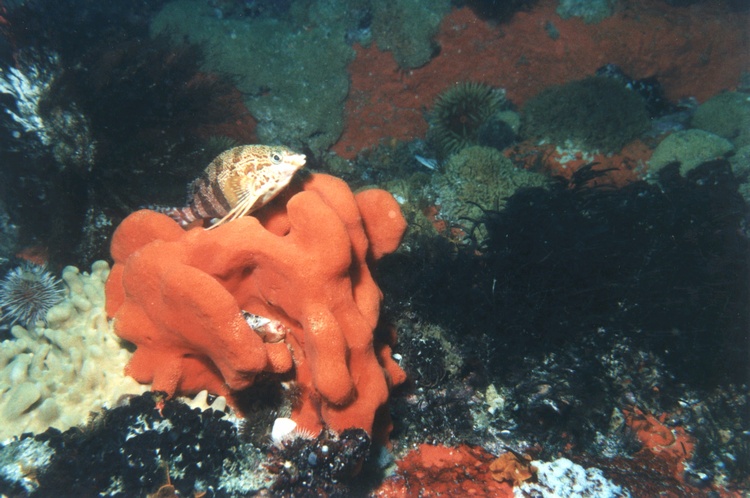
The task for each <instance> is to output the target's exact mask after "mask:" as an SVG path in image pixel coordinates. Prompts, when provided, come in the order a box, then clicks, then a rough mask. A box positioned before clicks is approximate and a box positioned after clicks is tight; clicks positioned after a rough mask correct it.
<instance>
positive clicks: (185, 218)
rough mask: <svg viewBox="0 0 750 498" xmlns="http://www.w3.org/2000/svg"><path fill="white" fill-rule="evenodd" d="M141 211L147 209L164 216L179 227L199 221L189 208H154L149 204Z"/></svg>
mask: <svg viewBox="0 0 750 498" xmlns="http://www.w3.org/2000/svg"><path fill="white" fill-rule="evenodd" d="M141 209H149V210H151V211H156V212H157V213H161V214H166V215H167V216H169V217H170V218H172V219H173V220H175V221H176V222H177V223H179V224H180V226H181V227H186V226H188V225H189V224H191V223H192V222H194V221H196V220H198V219H200V218H196V216H195V215H194V214H193V211H192V210H191V208H190V206H187V207H183V208H176V207H169V206H154V205H153V204H149V205H147V206H142V207H141Z"/></svg>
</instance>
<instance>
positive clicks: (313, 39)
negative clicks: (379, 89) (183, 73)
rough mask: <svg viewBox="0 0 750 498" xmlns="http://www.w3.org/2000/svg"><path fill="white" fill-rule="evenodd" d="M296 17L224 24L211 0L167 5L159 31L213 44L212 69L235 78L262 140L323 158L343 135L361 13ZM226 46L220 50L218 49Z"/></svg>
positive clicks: (326, 8) (314, 8)
mask: <svg viewBox="0 0 750 498" xmlns="http://www.w3.org/2000/svg"><path fill="white" fill-rule="evenodd" d="M300 10H301V12H298V13H297V15H295V16H292V17H291V18H284V19H275V18H268V17H256V18H251V19H219V18H217V17H216V15H215V13H214V11H213V9H212V8H211V6H210V5H208V4H207V3H206V2H205V1H203V0H178V1H175V2H171V3H169V4H167V5H166V6H165V7H164V9H163V10H162V11H161V12H160V13H159V14H158V15H157V16H156V17H155V18H154V19H153V21H152V24H151V27H152V31H153V32H154V33H162V34H166V35H167V36H170V37H171V38H172V39H173V40H174V41H175V42H177V43H182V41H183V40H184V39H187V40H189V41H190V42H191V43H195V44H198V45H199V46H202V47H205V48H206V50H207V51H210V53H212V54H213V55H212V57H210V58H209V59H207V60H206V61H205V64H204V67H205V68H206V69H207V70H209V71H212V72H215V73H218V74H224V75H231V76H232V77H234V78H235V80H236V84H237V87H238V88H239V90H240V91H241V92H242V94H243V95H244V96H245V105H246V106H247V108H248V109H249V110H250V113H251V114H252V116H253V117H254V118H255V119H256V120H257V121H258V127H257V130H256V132H257V135H258V140H259V142H260V143H283V144H285V145H288V146H289V147H292V148H294V149H295V150H300V151H303V152H305V153H308V151H310V152H312V155H315V156H321V155H322V154H323V152H324V151H325V150H326V149H327V148H328V147H329V146H330V145H331V144H333V143H334V142H335V141H336V140H337V139H338V137H339V135H341V132H342V130H343V120H344V117H343V111H344V100H345V99H346V97H347V94H348V92H349V78H348V74H347V71H346V70H347V64H348V63H349V61H351V60H352V58H353V57H354V50H353V49H352V47H350V46H349V45H348V44H347V43H346V32H347V29H348V28H349V26H350V25H352V24H356V20H358V17H357V13H356V12H355V11H356V10H357V9H350V8H348V6H347V7H346V8H345V7H344V6H343V5H342V4H340V3H338V2H331V3H328V2H325V3H321V2H315V3H313V5H310V7H309V10H304V9H300ZM216 45H219V46H220V47H221V49H220V50H211V47H213V46H216Z"/></svg>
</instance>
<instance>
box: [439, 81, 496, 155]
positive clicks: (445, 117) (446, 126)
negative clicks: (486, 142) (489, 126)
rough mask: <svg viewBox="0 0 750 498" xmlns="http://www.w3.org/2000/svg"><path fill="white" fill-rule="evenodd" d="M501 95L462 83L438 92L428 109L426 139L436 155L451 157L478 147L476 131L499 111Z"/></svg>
mask: <svg viewBox="0 0 750 498" xmlns="http://www.w3.org/2000/svg"><path fill="white" fill-rule="evenodd" d="M505 102H506V100H505V92H504V91H503V90H501V89H497V88H493V87H491V86H489V85H485V84H483V83H476V82H472V81H465V82H462V83H457V84H456V85H454V86H452V87H451V88H449V89H448V90H446V91H444V92H443V93H441V94H440V95H439V96H438V98H437V100H436V101H435V105H434V107H433V108H432V115H431V118H430V131H429V134H428V137H429V140H430V142H431V143H432V145H433V147H435V149H436V150H437V152H438V154H439V155H440V156H442V157H444V158H445V157H448V156H450V155H451V154H455V153H456V152H458V151H460V150H461V149H464V148H466V147H469V146H471V145H478V144H479V131H480V128H481V127H482V125H484V124H485V123H487V122H488V121H489V120H490V118H492V116H494V115H495V113H497V112H498V111H500V110H502V109H503V106H504V105H505Z"/></svg>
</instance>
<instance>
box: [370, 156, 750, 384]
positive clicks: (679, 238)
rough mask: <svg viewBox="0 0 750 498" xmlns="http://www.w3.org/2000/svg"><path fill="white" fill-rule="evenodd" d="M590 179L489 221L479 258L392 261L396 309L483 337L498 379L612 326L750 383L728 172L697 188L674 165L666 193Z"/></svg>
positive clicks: (451, 254) (418, 254) (743, 215)
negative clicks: (527, 360) (494, 354)
mask: <svg viewBox="0 0 750 498" xmlns="http://www.w3.org/2000/svg"><path fill="white" fill-rule="evenodd" d="M586 171H588V173H589V177H588V178H585V177H584V176H585V174H586ZM594 176H595V175H594ZM590 177H591V175H590V170H585V171H584V172H581V173H579V174H578V175H576V176H575V177H574V179H573V180H572V182H570V183H568V182H560V183H559V184H558V185H557V186H555V187H552V188H551V189H541V188H533V189H527V190H522V191H520V192H518V193H516V194H515V195H513V196H511V197H510V198H509V199H508V200H507V202H506V205H505V207H504V208H503V209H502V210H501V211H487V213H486V217H485V219H484V220H483V223H484V225H485V226H486V228H487V231H488V233H489V237H488V239H487V243H486V245H485V246H484V247H482V248H480V249H481V255H476V254H474V253H473V252H472V251H456V250H455V247H454V246H452V245H451V244H450V243H449V242H447V241H440V240H437V241H433V242H432V243H424V244H421V245H416V244H415V245H414V247H413V248H412V252H411V253H408V254H406V253H402V254H399V255H395V256H393V257H391V258H388V259H386V260H385V261H383V264H382V265H381V268H380V271H379V273H380V276H379V278H380V280H379V281H380V282H381V283H382V287H383V289H384V291H385V295H386V297H387V300H388V303H390V304H389V305H390V306H394V305H395V304H394V302H395V303H397V302H400V303H402V305H403V303H409V306H411V307H413V308H415V309H417V310H418V311H419V312H420V313H423V314H424V316H429V318H430V319H431V320H438V321H440V322H442V323H445V324H448V325H449V326H450V327H454V328H455V329H457V330H461V331H464V332H465V333H467V334H477V333H479V334H486V335H487V336H488V337H490V338H492V341H494V343H495V344H494V346H495V347H496V348H497V349H496V350H497V351H498V354H500V355H501V356H502V358H498V359H497V362H496V364H495V369H496V371H498V372H500V371H509V370H511V368H512V367H511V366H512V365H513V362H514V359H521V358H524V357H526V356H527V355H529V354H531V355H535V356H537V357H542V356H543V355H544V354H547V353H549V352H553V351H556V350H558V349H560V348H562V347H563V346H564V345H565V344H567V343H569V342H571V341H577V340H579V339H580V338H581V337H585V336H587V335H590V334H593V333H595V332H596V331H597V330H599V329H601V328H603V329H605V330H617V331H621V332H622V333H624V334H626V335H628V336H632V337H633V339H634V340H635V341H636V342H637V344H639V345H640V346H641V347H643V348H647V349H650V350H652V351H654V352H655V353H656V354H658V355H659V356H660V357H662V358H663V359H664V360H665V361H666V362H667V365H668V366H669V367H670V370H672V371H673V373H674V374H675V375H676V376H677V377H678V378H681V379H682V380H684V381H688V382H692V383H695V384H697V385H700V384H709V385H710V384H714V383H716V382H718V381H719V380H720V379H725V378H727V377H729V378H732V379H734V380H739V381H744V380H745V379H746V376H747V374H748V371H747V365H746V358H747V353H748V351H747V348H748V337H747V334H748V330H749V327H748V325H749V324H750V316H749V312H748V309H747V306H746V304H747V302H748V297H749V292H748V274H749V273H748V271H749V270H750V265H749V263H748V257H749V256H748V255H749V254H750V245H749V244H748V237H747V228H746V226H747V218H748V210H747V206H746V204H745V202H744V200H743V198H742V197H741V196H740V194H739V193H738V191H737V185H738V180H737V179H736V178H735V177H734V176H733V174H732V173H731V171H730V168H729V165H728V163H726V162H722V161H719V162H713V163H709V164H705V165H703V166H701V167H699V168H697V169H696V170H694V171H692V172H691V173H690V174H689V175H688V177H687V178H682V177H680V176H679V174H678V173H677V172H676V170H675V168H668V169H667V170H666V171H665V172H664V173H663V174H662V182H661V185H660V186H656V185H652V184H648V183H646V182H636V183H633V184H631V185H629V186H626V187H624V188H622V189H606V188H598V187H595V188H590V187H588V186H587V184H586V181H585V180H586V179H589V178H590ZM389 275H397V278H396V277H394V278H393V279H391V278H390V277H389Z"/></svg>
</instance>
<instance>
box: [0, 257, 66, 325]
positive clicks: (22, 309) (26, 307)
mask: <svg viewBox="0 0 750 498" xmlns="http://www.w3.org/2000/svg"><path fill="white" fill-rule="evenodd" d="M63 293H64V290H63V286H62V282H61V281H60V280H58V279H57V278H55V277H54V276H53V275H52V274H51V273H49V272H48V271H47V269H46V268H45V267H44V266H39V265H35V264H32V263H25V264H23V265H21V266H18V267H16V268H15V269H13V270H11V271H10V272H8V274H7V275H6V276H5V278H4V279H3V281H2V282H1V283H0V308H2V311H3V316H2V320H3V321H5V320H10V324H11V325H13V324H15V323H20V324H21V325H23V326H25V327H31V326H34V325H35V324H36V323H37V322H38V321H42V322H45V323H46V319H45V317H46V315H47V312H48V311H49V310H50V308H52V307H53V306H54V305H56V304H58V303H59V302H60V301H62V299H63V296H64V294H63Z"/></svg>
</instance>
